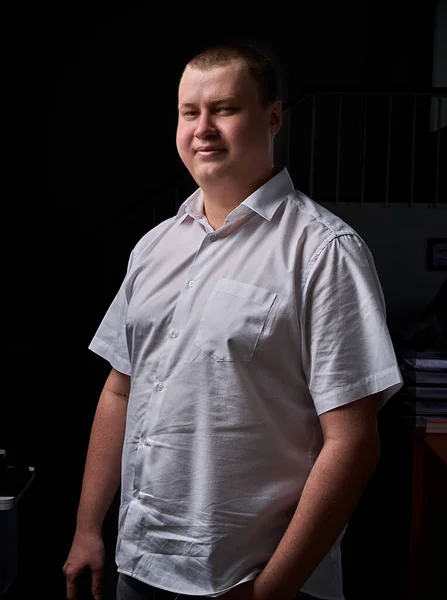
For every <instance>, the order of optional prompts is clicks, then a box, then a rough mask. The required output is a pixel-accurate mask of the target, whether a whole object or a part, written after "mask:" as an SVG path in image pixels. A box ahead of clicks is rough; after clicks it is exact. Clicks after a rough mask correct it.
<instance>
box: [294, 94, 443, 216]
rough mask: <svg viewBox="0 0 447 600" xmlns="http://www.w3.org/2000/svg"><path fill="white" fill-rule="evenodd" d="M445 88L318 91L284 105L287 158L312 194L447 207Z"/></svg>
mask: <svg viewBox="0 0 447 600" xmlns="http://www.w3.org/2000/svg"><path fill="white" fill-rule="evenodd" d="M446 121H447V90H446V89H445V88H437V89H433V90H430V91H425V92H415V91H411V92H402V91H398V92H396V91H391V92H356V91H344V92H340V91H333V92H328V91H320V92H312V93H309V94H307V95H305V96H303V97H301V98H299V99H298V100H297V101H295V102H293V103H288V104H286V106H285V122H286V123H285V124H286V136H287V139H286V148H287V150H286V158H285V163H286V164H287V167H288V169H289V171H290V173H291V175H292V178H293V180H294V182H295V185H296V187H297V188H298V189H300V190H301V191H303V192H305V193H307V194H308V195H309V196H310V197H312V198H313V199H314V200H316V201H317V202H318V201H326V202H335V203H338V202H354V203H359V204H362V203H364V202H382V203H383V204H384V206H389V204H391V203H406V204H408V206H412V205H413V204H414V203H423V204H428V205H429V206H431V207H434V208H436V207H439V206H441V205H444V206H446V205H447V126H446Z"/></svg>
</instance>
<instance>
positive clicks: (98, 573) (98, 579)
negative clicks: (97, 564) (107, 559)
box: [92, 569, 102, 600]
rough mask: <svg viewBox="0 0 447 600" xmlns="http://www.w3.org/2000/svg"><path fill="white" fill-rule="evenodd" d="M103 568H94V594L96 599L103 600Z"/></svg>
mask: <svg viewBox="0 0 447 600" xmlns="http://www.w3.org/2000/svg"><path fill="white" fill-rule="evenodd" d="M101 590H102V569H93V570H92V596H93V598H94V599H95V600H101Z"/></svg>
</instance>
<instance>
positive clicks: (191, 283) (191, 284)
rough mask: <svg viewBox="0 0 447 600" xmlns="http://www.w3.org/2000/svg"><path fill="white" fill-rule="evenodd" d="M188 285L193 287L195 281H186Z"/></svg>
mask: <svg viewBox="0 0 447 600" xmlns="http://www.w3.org/2000/svg"><path fill="white" fill-rule="evenodd" d="M188 285H189V287H194V286H195V285H196V282H195V281H190V282H189V283H188Z"/></svg>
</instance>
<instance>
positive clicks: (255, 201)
mask: <svg viewBox="0 0 447 600" xmlns="http://www.w3.org/2000/svg"><path fill="white" fill-rule="evenodd" d="M293 189H294V187H293V182H292V179H291V178H290V175H289V172H288V170H287V168H286V167H282V168H281V170H280V171H279V172H278V173H277V174H276V175H274V176H273V177H272V178H271V179H269V180H268V181H267V182H266V183H264V185H262V186H261V187H260V188H258V189H257V190H256V191H254V192H253V193H252V194H250V196H248V197H247V198H245V200H244V201H243V202H242V203H241V204H240V205H239V206H238V207H236V208H235V209H234V210H233V211H232V212H231V213H230V214H231V215H232V216H234V217H235V218H238V217H240V216H242V215H243V214H247V213H248V212H250V211H254V212H256V213H258V214H259V215H260V216H261V217H263V218H264V219H266V220H267V221H270V220H271V219H272V218H273V216H274V214H275V212H276V211H277V209H278V207H279V205H280V204H281V203H282V202H283V201H284V198H285V197H286V196H287V194H289V193H291V192H292V191H293ZM202 209H203V194H202V189H201V188H197V190H196V191H195V192H193V193H192V194H191V195H190V196H189V197H188V198H187V199H186V200H185V201H184V202H183V203H182V204H181V206H180V208H179V210H178V212H177V215H176V216H175V220H176V221H177V220H178V219H180V218H181V217H182V216H184V215H185V213H186V214H188V215H190V216H191V217H193V218H194V219H199V218H201V217H203V210H202ZM230 220H232V219H230Z"/></svg>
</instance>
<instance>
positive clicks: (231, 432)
mask: <svg viewBox="0 0 447 600" xmlns="http://www.w3.org/2000/svg"><path fill="white" fill-rule="evenodd" d="M202 204H203V201H202V193H201V190H200V189H198V190H197V191H196V192H194V194H192V195H191V196H190V197H189V198H188V199H187V200H186V201H185V202H184V203H183V204H182V205H181V207H180V209H179V211H178V213H177V215H176V216H173V217H172V218H169V219H167V220H165V221H163V222H162V223H160V224H159V225H157V226H155V227H154V228H153V229H151V230H150V231H149V232H148V233H147V234H146V235H145V236H144V237H143V238H142V239H141V240H140V241H139V242H138V243H137V244H136V246H135V248H134V250H133V251H132V253H131V256H130V259H129V264H128V269H127V273H126V275H125V278H124V280H123V283H122V285H121V287H120V289H119V291H118V293H117V295H116V297H115V299H114V300H113V302H112V303H111V306H110V308H109V310H108V311H107V313H106V315H105V316H104V319H103V321H102V323H101V324H100V326H99V328H98V331H97V333H96V335H95V337H94V339H93V340H92V342H91V344H90V346H89V347H90V349H91V350H93V351H94V352H96V353H97V354H99V355H100V356H102V357H104V358H105V359H107V360H108V361H109V362H110V364H111V365H112V366H113V367H114V368H115V369H117V370H118V371H120V372H122V373H126V374H128V375H130V377H131V391H130V397H129V404H128V413H127V428H126V435H125V442H124V452H123V461H122V487H121V505H120V515H119V531H118V541H117V547H116V560H117V565H118V570H119V571H120V572H122V573H126V574H128V575H130V576H133V577H135V578H137V579H139V580H141V581H144V582H146V583H149V584H151V585H153V586H156V587H159V588H164V589H167V590H170V591H173V592H177V593H181V594H189V595H203V596H206V595H208V596H212V595H214V596H217V595H219V594H221V593H223V592H225V591H226V590H228V589H230V588H231V587H233V586H235V585H237V584H239V583H242V582H243V581H247V580H249V579H252V578H253V577H255V576H256V575H257V574H258V573H259V572H260V571H261V570H262V569H263V567H264V566H265V564H266V563H267V562H268V560H269V558H270V556H271V555H272V553H273V552H274V550H275V548H276V547H277V545H278V544H279V542H280V540H281V538H282V536H283V534H284V532H285V530H286V528H287V526H288V524H289V522H290V519H291V518H292V516H293V513H294V511H295V509H296V505H297V503H298V501H299V498H300V494H301V491H302V489H303V487H304V484H305V482H306V479H307V477H308V475H309V473H310V470H311V469H312V466H313V464H314V463H315V460H316V458H317V456H318V454H319V452H320V450H321V448H322V444H323V437H322V431H321V426H320V422H319V415H321V414H322V413H324V412H326V411H328V410H331V409H333V408H335V407H338V406H340V405H343V404H346V403H348V402H352V401H355V400H357V399H359V398H362V397H364V396H367V395H370V394H373V393H375V392H380V391H382V392H384V394H382V396H381V397H382V401H381V403H382V405H383V403H384V402H385V401H386V400H387V399H388V398H389V397H391V395H392V394H393V393H394V392H395V391H397V389H398V388H399V387H400V386H401V385H402V378H401V373H400V370H399V366H398V363H397V361H396V357H395V354H394V349H393V345H392V342H391V339H390V335H389V332H388V329H387V325H386V317H385V304H384V298H383V294H382V290H381V286H380V283H379V279H378V277H377V274H376V270H375V267H374V262H373V258H372V256H371V253H370V252H369V250H368V248H367V246H366V244H365V242H364V241H363V240H362V239H361V237H360V236H359V235H358V234H357V233H356V232H355V231H354V230H353V229H352V228H351V227H350V226H349V225H347V224H346V223H345V222H343V221H342V220H341V219H340V218H338V217H337V216H335V215H334V214H332V213H331V212H329V211H328V210H326V209H325V208H323V207H321V206H319V205H318V204H317V203H316V202H314V201H313V200H311V199H310V198H308V197H306V196H305V195H303V194H302V193H300V192H298V191H296V190H295V189H294V186H293V183H292V181H291V179H290V177H289V174H288V172H287V170H286V169H282V170H281V171H280V172H279V173H278V174H276V175H275V176H274V177H273V178H272V179H270V180H269V181H268V182H267V183H265V184H264V185H263V186H262V187H260V188H259V189H258V190H257V191H256V192H254V193H253V194H252V195H251V196H249V197H248V198H246V199H245V200H244V202H242V204H240V205H239V206H238V207H237V208H235V209H234V210H233V211H232V212H231V213H230V214H229V215H228V216H227V218H226V220H225V223H224V225H223V226H222V227H221V228H220V229H218V230H216V231H214V230H213V229H212V227H211V226H210V225H209V223H208V221H207V219H206V217H204V215H203V211H202ZM377 408H378V409H379V408H380V406H379V405H378V407H377ZM342 535H343V534H342ZM342 535H341V536H340V537H339V539H338V540H337V542H336V543H335V544H334V546H333V548H332V549H331V550H330V552H328V554H327V555H326V557H325V558H324V559H323V561H322V562H321V563H320V564H319V565H318V567H317V568H316V569H315V571H314V572H313V573H312V575H311V576H310V578H309V579H308V580H307V582H306V584H305V585H304V586H303V587H302V591H304V592H307V593H309V594H312V595H314V596H317V597H320V598H326V599H330V600H342V599H343V586H342V570H341V553H340V541H341V539H342ZM297 591H298V590H297Z"/></svg>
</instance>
